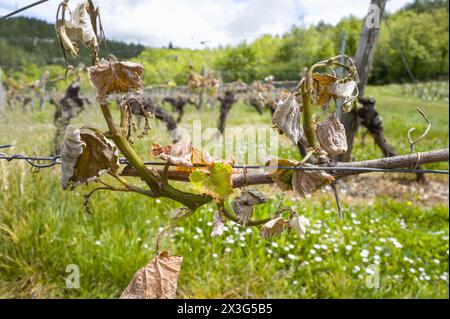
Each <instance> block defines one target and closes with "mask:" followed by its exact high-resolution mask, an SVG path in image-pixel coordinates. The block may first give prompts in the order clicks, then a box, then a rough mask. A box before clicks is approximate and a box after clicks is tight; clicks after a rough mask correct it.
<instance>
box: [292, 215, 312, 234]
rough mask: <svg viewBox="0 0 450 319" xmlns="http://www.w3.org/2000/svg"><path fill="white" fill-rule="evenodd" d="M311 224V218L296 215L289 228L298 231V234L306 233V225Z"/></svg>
mask: <svg viewBox="0 0 450 319" xmlns="http://www.w3.org/2000/svg"><path fill="white" fill-rule="evenodd" d="M309 224H310V223H309V220H308V219H307V218H306V217H305V216H303V215H302V216H294V217H292V218H291V220H290V221H289V228H290V229H292V230H294V231H296V232H297V234H299V235H303V234H305V233H306V227H307V226H309Z"/></svg>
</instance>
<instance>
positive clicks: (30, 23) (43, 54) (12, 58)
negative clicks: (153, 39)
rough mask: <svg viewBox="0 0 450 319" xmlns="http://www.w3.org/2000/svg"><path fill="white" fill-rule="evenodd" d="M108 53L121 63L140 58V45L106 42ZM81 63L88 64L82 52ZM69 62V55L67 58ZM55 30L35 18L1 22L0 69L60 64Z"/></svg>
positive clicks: (84, 52)
mask: <svg viewBox="0 0 450 319" xmlns="http://www.w3.org/2000/svg"><path fill="white" fill-rule="evenodd" d="M107 46H108V52H109V53H111V54H114V55H115V56H117V57H118V58H120V59H129V58H132V57H135V56H137V55H139V53H141V52H142V50H143V49H144V46H142V45H135V44H126V43H124V42H118V41H107ZM80 54H81V59H82V61H83V62H84V63H86V64H88V63H89V61H90V59H89V54H88V52H87V51H86V50H83V48H82V49H81V50H80ZM68 57H69V59H70V54H69V55H68ZM63 61H64V60H63V58H62V54H61V48H60V45H59V41H58V38H57V36H56V33H55V26H54V25H53V24H50V23H47V22H45V21H41V20H38V19H34V18H24V17H18V18H11V19H8V20H5V21H0V66H2V67H3V68H5V69H10V68H16V67H21V66H24V65H25V64H30V63H34V64H37V65H38V66H42V65H46V64H61V63H63Z"/></svg>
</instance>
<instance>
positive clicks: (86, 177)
mask: <svg viewBox="0 0 450 319" xmlns="http://www.w3.org/2000/svg"><path fill="white" fill-rule="evenodd" d="M80 147H81V149H82V151H81V153H80ZM76 154H78V157H76V160H75V161H74V158H75V155H76ZM119 167H120V165H119V152H118V150H117V148H116V147H115V146H114V145H113V144H111V143H110V142H109V141H108V140H106V138H105V137H104V136H103V135H102V134H100V133H98V132H92V131H88V130H86V131H80V130H79V129H77V128H75V127H73V126H70V125H69V126H68V128H67V129H66V135H65V137H64V144H63V148H62V150H61V169H62V172H61V186H62V188H63V189H67V188H69V187H72V186H76V185H79V184H82V183H89V182H90V181H92V180H95V179H96V178H97V177H99V176H100V175H101V174H103V173H105V172H108V171H109V172H111V173H116V172H117V171H118V170H119Z"/></svg>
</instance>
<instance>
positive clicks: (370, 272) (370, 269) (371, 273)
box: [366, 268, 375, 275]
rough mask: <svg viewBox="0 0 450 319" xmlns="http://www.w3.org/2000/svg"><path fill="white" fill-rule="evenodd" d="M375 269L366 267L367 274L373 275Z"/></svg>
mask: <svg viewBox="0 0 450 319" xmlns="http://www.w3.org/2000/svg"><path fill="white" fill-rule="evenodd" d="M374 273H375V271H374V270H373V269H372V268H366V274H369V275H373V274H374Z"/></svg>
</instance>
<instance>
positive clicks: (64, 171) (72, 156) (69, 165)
mask: <svg viewBox="0 0 450 319" xmlns="http://www.w3.org/2000/svg"><path fill="white" fill-rule="evenodd" d="M85 146H86V144H85V143H84V142H83V141H81V136H80V130H79V129H78V128H76V127H75V126H73V125H68V126H67V128H66V132H65V135H64V144H63V147H62V150H61V186H62V188H63V189H67V188H68V186H69V180H70V178H71V177H72V176H73V173H74V170H75V164H76V162H77V159H78V157H79V156H80V155H81V153H83V148H84V147H85Z"/></svg>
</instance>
